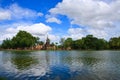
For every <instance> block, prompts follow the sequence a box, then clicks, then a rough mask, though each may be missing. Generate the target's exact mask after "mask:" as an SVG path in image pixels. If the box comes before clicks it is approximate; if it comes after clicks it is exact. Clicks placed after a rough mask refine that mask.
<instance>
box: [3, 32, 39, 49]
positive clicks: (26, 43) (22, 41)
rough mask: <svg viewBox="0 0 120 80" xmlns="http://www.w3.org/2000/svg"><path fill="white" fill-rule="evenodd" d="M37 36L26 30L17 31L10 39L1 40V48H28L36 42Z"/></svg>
mask: <svg viewBox="0 0 120 80" xmlns="http://www.w3.org/2000/svg"><path fill="white" fill-rule="evenodd" d="M38 40H39V38H38V37H34V36H32V35H31V34H30V33H28V32H26V31H19V32H18V33H17V35H16V36H14V37H13V38H12V39H11V40H10V39H6V40H3V43H2V48H5V49H8V48H13V49H17V48H21V49H24V48H29V47H32V46H34V45H35V44H37V43H38Z"/></svg>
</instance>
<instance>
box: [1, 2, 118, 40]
mask: <svg viewBox="0 0 120 80" xmlns="http://www.w3.org/2000/svg"><path fill="white" fill-rule="evenodd" d="M19 30H24V31H27V32H29V33H31V34H32V35H34V36H38V37H39V38H40V40H43V41H44V40H45V39H46V36H47V35H48V37H49V38H50V40H51V41H53V42H58V41H59V40H60V39H61V38H68V37H71V38H73V39H74V40H76V39H81V38H82V37H85V36H86V35H88V34H92V35H94V36H95V37H98V38H104V39H106V40H109V39H110V38H111V37H118V36H120V0H0V42H2V41H3V40H4V39H6V38H12V37H13V36H15V35H16V34H17V32H18V31H19Z"/></svg>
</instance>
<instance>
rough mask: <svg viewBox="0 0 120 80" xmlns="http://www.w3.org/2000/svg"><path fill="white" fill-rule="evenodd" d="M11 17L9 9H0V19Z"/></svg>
mask: <svg viewBox="0 0 120 80" xmlns="http://www.w3.org/2000/svg"><path fill="white" fill-rule="evenodd" d="M10 18H11V14H10V13H9V11H4V10H2V9H0V21H1V20H9V19H10Z"/></svg>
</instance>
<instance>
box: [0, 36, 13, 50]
mask: <svg viewBox="0 0 120 80" xmlns="http://www.w3.org/2000/svg"><path fill="white" fill-rule="evenodd" d="M11 47H12V41H11V40H10V39H8V38H7V39H6V40H3V43H2V45H1V48H4V49H10V48H11Z"/></svg>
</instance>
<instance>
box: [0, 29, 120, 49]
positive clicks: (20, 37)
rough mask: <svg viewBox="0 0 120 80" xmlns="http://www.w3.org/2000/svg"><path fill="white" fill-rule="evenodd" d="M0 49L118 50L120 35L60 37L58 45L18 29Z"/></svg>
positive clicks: (119, 47) (4, 41)
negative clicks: (107, 39)
mask: <svg viewBox="0 0 120 80" xmlns="http://www.w3.org/2000/svg"><path fill="white" fill-rule="evenodd" d="M0 48H1V49H20V50H25V49H28V50H29V49H32V50H34V49H38V50H40V49H44V50H48V49H50V50H51V49H54V50H108V49H114V50H120V37H113V38H111V39H110V40H109V41H106V40H105V39H99V38H97V37H94V36H93V35H87V36H86V37H83V38H81V39H78V40H73V39H72V38H67V39H64V38H61V40H60V45H58V43H51V42H50V39H49V38H48V37H47V40H46V42H45V43H44V42H43V41H40V39H39V38H38V37H34V36H32V35H31V34H30V33H28V32H26V31H21V30H20V31H19V32H18V33H17V35H16V36H14V37H13V38H12V39H8V38H7V39H5V40H3V42H2V44H1V45H0Z"/></svg>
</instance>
